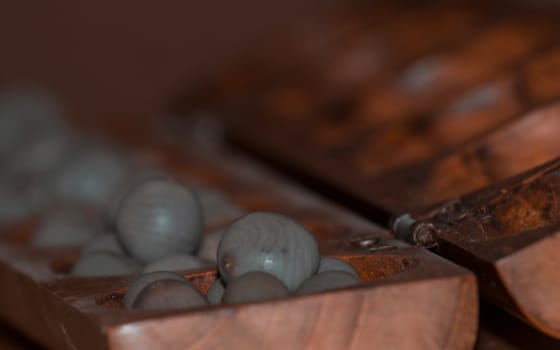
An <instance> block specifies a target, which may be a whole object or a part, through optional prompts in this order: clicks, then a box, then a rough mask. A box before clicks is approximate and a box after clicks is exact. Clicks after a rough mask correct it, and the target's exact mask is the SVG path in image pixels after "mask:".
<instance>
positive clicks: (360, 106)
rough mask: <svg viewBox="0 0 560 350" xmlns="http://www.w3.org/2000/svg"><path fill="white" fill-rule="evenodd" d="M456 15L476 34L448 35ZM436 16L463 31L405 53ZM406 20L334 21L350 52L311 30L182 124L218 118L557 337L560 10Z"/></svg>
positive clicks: (260, 152) (241, 71)
mask: <svg viewBox="0 0 560 350" xmlns="http://www.w3.org/2000/svg"><path fill="white" fill-rule="evenodd" d="M502 5H503V4H502ZM442 6H443V7H445V6H448V7H446V10H443V9H442ZM452 9H456V10H457V12H456V13H461V14H463V17H461V18H462V20H463V21H464V22H461V23H463V24H464V26H459V25H457V23H455V25H450V24H449V23H448V22H447V19H449V18H453V16H454V15H456V13H455V12H453V10H452ZM367 11H371V12H372V13H373V12H375V11H374V10H372V9H368V10H364V9H362V12H361V14H362V16H363V17H367V15H365V14H364V13H368V12H367ZM403 11H404V10H403ZM446 11H447V12H446ZM433 13H441V14H442V17H441V21H438V23H437V24H433V26H430V25H428V26H427V27H426V28H427V29H426V30H427V31H430V33H432V32H431V31H433V32H436V29H435V27H436V26H439V28H440V30H444V31H448V32H449V33H453V34H452V35H450V37H448V38H447V39H441V38H440V35H441V33H439V32H438V33H437V34H435V35H434V36H431V35H429V38H436V39H434V40H433V41H431V40H430V39H426V40H427V41H429V42H430V43H429V44H428V43H427V42H426V43H425V46H423V49H422V50H418V51H414V50H412V51H414V52H412V51H409V50H407V49H406V48H404V47H403V46H406V45H403V46H401V44H400V43H401V42H400V41H399V38H404V37H405V36H402V37H401V35H403V33H406V32H409V33H412V32H414V31H416V30H418V31H419V32H420V33H421V32H422V31H423V30H424V29H425V28H418V27H416V26H411V25H408V24H409V23H423V22H422V21H430V18H433V17H431V15H433ZM409 15H410V16H411V17H410V18H407V21H406V22H405V23H403V22H400V21H399V19H398V18H399V17H398V16H396V17H394V18H391V19H389V20H387V21H380V22H379V23H378V22H376V24H375V25H370V26H369V27H368V26H362V27H360V26H359V25H355V26H351V25H350V23H356V22H358V23H360V22H359V21H357V20H356V18H355V17H352V16H347V15H340V14H339V15H335V16H333V18H331V21H330V22H328V23H334V24H332V25H330V26H329V27H328V28H329V29H330V30H331V31H330V32H327V33H329V34H331V33H334V34H336V35H338V36H340V39H339V40H336V41H335V40H333V41H329V42H328V44H325V45H324V46H323V47H319V48H316V49H315V51H312V52H309V51H303V52H300V51H298V50H297V49H293V48H294V47H295V48H298V47H302V46H303V47H305V43H307V42H306V41H305V40H304V39H305V38H306V35H307V32H304V31H302V32H301V33H302V34H301V36H297V35H294V36H292V37H291V38H290V39H289V40H288V41H289V42H290V44H288V45H285V46H280V47H277V48H276V50H271V51H269V52H265V53H263V54H262V55H261V56H259V57H257V58H251V57H248V58H247V61H246V62H245V64H244V65H243V64H241V65H236V66H235V67H230V69H229V70H226V71H225V72H223V73H222V74H219V75H218V77H217V78H216V80H215V81H214V82H213V83H212V84H208V86H206V89H203V91H204V92H200V91H198V92H196V93H194V94H192V95H189V96H187V97H184V98H182V99H181V100H180V102H179V103H178V104H177V105H175V106H174V107H175V111H177V112H180V113H182V114H183V115H188V116H190V118H185V119H184V120H192V119H193V118H194V117H195V116H196V114H195V113H194V111H205V112H206V115H210V116H212V117H213V118H214V120H219V121H220V122H222V123H223V126H224V127H225V131H226V134H227V135H228V136H229V138H230V139H231V140H232V141H233V142H234V143H235V144H237V145H238V147H240V148H241V149H243V150H244V151H247V152H249V153H251V154H253V155H255V156H258V157H260V159H261V160H263V161H266V162H267V163H268V164H271V165H274V166H276V167H278V168H279V169H282V170H283V171H285V172H286V173H289V174H291V175H292V176H294V177H295V178H297V179H299V180H300V181H303V182H304V183H305V184H306V185H308V186H309V187H311V188H314V189H318V190H320V191H321V192H322V193H325V194H328V195H329V196H331V197H332V198H334V199H336V200H338V201H339V202H341V203H344V205H346V206H348V207H349V208H351V209H353V210H355V211H357V212H359V213H361V214H363V215H365V216H366V217H367V218H370V219H372V220H373V221H375V222H377V223H378V224H380V225H382V226H383V225H387V226H388V227H389V228H391V229H394V230H395V231H396V232H397V234H398V236H399V237H400V238H402V239H405V240H408V241H409V242H411V243H413V244H418V245H424V246H426V247H428V248H432V249H433V250H434V252H436V253H438V254H440V255H442V256H444V257H446V258H448V259H450V260H452V261H455V262H457V263H459V264H461V265H463V266H466V267H468V268H470V269H472V270H473V271H474V272H475V273H476V274H477V277H478V281H479V283H480V286H481V293H482V296H483V297H485V298H488V299H489V300H492V301H493V302H495V303H497V304H499V305H501V306H503V307H504V308H506V309H507V310H508V311H510V312H512V313H513V314H515V315H517V316H518V317H520V318H522V319H524V320H525V321H526V322H528V323H529V324H531V325H532V326H534V327H536V328H537V329H539V330H540V331H542V332H545V333H547V334H549V335H551V336H554V337H556V338H560V304H558V303H557V302H556V300H555V295H558V293H560V285H559V284H558V283H557V282H558V281H560V276H558V275H557V273H556V268H555V266H556V263H557V262H558V261H557V258H556V254H555V251H556V250H557V249H556V246H557V243H556V231H557V227H558V225H559V224H560V220H558V215H559V214H558V213H559V212H560V211H559V209H558V208H557V206H556V204H555V203H556V197H557V196H558V195H559V194H560V191H559V189H558V187H557V186H556V185H555V182H556V180H555V179H556V178H555V176H556V175H555V174H556V172H557V170H556V169H557V161H553V162H552V163H549V164H547V165H543V164H544V163H546V162H548V161H552V160H553V159H555V158H556V157H559V156H560V141H559V138H558V137H557V135H558V133H559V132H560V104H559V103H560V99H559V97H560V84H559V83H558V82H559V81H560V79H559V78H560V41H559V40H558V39H557V38H555V36H556V35H555V33H557V32H558V29H559V27H558V21H557V18H560V17H559V15H560V13H559V12H558V9H551V8H546V7H544V8H543V7H540V8H533V7H531V8H529V7H524V6H520V7H517V6H516V5H513V4H512V5H511V6H507V7H501V8H500V9H499V10H497V11H496V9H495V8H491V7H489V6H486V7H484V6H482V5H480V4H476V3H473V5H471V6H468V5H465V4H447V5H442V4H440V3H437V2H436V3H435V4H433V3H432V4H430V5H426V6H425V7H424V8H423V10H422V11H420V10H417V9H414V10H411V12H410V13H409ZM372 16H373V15H372ZM450 22H452V21H450ZM446 25H448V27H446ZM348 27H351V28H353V29H354V30H353V31H351V30H343V29H346V28H348ZM341 28H342V29H341ZM356 28H357V29H356ZM467 28H468V29H467ZM323 32H325V31H324V30H323ZM334 34H331V35H333V37H337V36H335V35H334ZM411 35H412V34H411ZM337 38H338V37H337ZM362 38H366V39H364V40H361V39H362ZM379 38H385V39H386V41H387V42H388V43H385V42H384V41H382V40H379ZM450 38H455V39H454V40H453V39H450ZM439 39H441V40H439ZM360 40H361V41H360ZM411 41H412V40H411ZM413 46H414V45H413ZM364 50H365V52H367V54H366V53H364ZM368 50H369V51H368ZM376 50H377V51H376ZM374 52H377V53H378V54H379V55H380V56H381V57H390V59H387V60H383V59H382V58H379V59H378V61H376V64H377V65H378V66H376V67H375V69H374V68H372V67H370V66H368V65H367V64H365V63H363V62H361V61H360V60H359V59H358V58H362V59H364V60H365V61H366V62H370V64H371V62H372V60H373V57H377V56H375V55H374ZM267 55H268V56H267ZM368 55H369V56H368ZM384 55H385V56H384ZM267 57H268V59H267ZM284 57H289V60H287V63H285V61H283V58H284ZM333 57H335V58H337V59H338V57H353V60H350V59H349V61H343V60H341V61H337V60H335V59H333ZM357 57H358V58H357ZM364 57H365V58H364ZM331 59H333V60H334V62H336V63H331ZM278 62H280V63H282V65H278ZM294 62H295V63H294ZM307 62H312V63H308V65H306V64H307ZM312 64H314V67H312V68H309V66H311V65H312ZM345 64H346V65H348V66H347V67H345V66H344V65H345ZM293 67H300V68H301V67H303V68H301V69H293ZM341 67H343V68H344V69H343V70H342V68H341ZM308 68H309V69H308ZM339 68H340V69H341V71H342V72H344V73H345V74H346V75H344V74H342V73H341V71H337V69H339ZM353 69H354V70H353ZM333 72H335V73H336V74H339V75H338V80H333V79H332V74H333ZM356 72H362V74H358V73H356ZM378 72H379V73H378ZM351 73H352V74H354V75H352V74H351ZM370 73H371V74H370ZM341 76H344V78H345V79H346V80H344V79H341ZM194 119H196V118H194ZM541 165H542V167H540V168H536V167H538V166H541ZM531 169H533V170H531ZM526 171H529V172H528V173H524V172H526ZM522 173H523V175H520V174H522ZM516 176H517V177H516ZM512 177H514V179H512V180H511V178H512ZM503 181H505V182H503ZM473 191H479V192H475V193H473V194H468V195H467V193H470V192H473ZM463 195H465V196H464V197H463ZM406 213H408V214H411V215H407V216H400V215H401V214H406ZM390 218H393V220H390ZM396 218H399V220H394V219H396ZM407 222H408V224H407Z"/></svg>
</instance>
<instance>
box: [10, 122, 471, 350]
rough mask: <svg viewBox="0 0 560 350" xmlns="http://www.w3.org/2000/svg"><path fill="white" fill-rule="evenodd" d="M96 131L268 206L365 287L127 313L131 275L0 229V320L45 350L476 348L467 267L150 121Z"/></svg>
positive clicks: (209, 278) (209, 273) (191, 275)
mask: <svg viewBox="0 0 560 350" xmlns="http://www.w3.org/2000/svg"><path fill="white" fill-rule="evenodd" d="M90 127H91V126H90ZM156 129H157V128H156ZM104 130H105V133H106V134H107V135H109V134H110V135H112V136H113V137H114V139H115V140H118V141H119V142H120V143H121V146H122V147H127V149H129V150H130V151H131V152H132V153H134V154H135V155H136V156H139V157H141V158H143V159H146V160H148V161H149V162H151V164H153V165H155V166H159V167H161V168H163V169H165V170H167V171H169V172H171V173H172V174H174V175H175V176H177V177H178V178H180V179H182V180H184V181H186V182H188V183H191V184H197V185H201V186H205V187H209V188H213V189H216V190H219V191H220V192H221V193H222V194H224V195H225V196H227V197H228V198H230V199H231V200H232V201H233V202H234V203H235V204H236V205H237V206H239V207H240V208H242V209H243V210H246V211H247V212H249V211H257V210H264V211H273V212H278V213H282V214H285V215H287V216H289V217H291V218H293V219H294V220H296V221H298V222H300V223H302V224H303V225H305V226H306V227H307V228H308V229H309V230H310V231H311V232H312V233H313V235H314V236H315V237H316V238H317V240H318V243H319V246H320V251H321V254H323V255H331V256H337V257H340V258H342V259H344V260H346V261H348V262H349V263H350V264H352V265H353V266H354V267H355V268H356V270H357V271H358V273H359V275H360V277H361V278H362V279H363V281H364V282H365V284H364V285H363V286H359V287H355V288H347V289H343V290H338V291H332V292H325V293H319V294H314V295H309V296H301V297H291V298H287V299H282V300H276V301H269V302H259V303H250V304H240V305H236V306H214V307H207V308H201V309H196V310H189V311H181V310H177V311H170V312H161V311H160V312H146V311H141V312H138V311H135V312H131V311H126V310H124V309H123V307H122V298H123V294H124V293H125V292H126V289H127V288H128V286H129V284H130V283H131V282H132V281H134V280H135V278H137V276H122V277H92V278H89V277H88V278H84V277H75V276H72V275H69V274H68V271H69V270H70V268H71V266H72V264H73V263H74V261H75V259H76V258H77V255H78V249H73V248H72V249H70V248H39V247H34V246H33V245H32V244H30V243H29V239H30V236H31V235H32V233H33V227H34V221H33V220H27V221H24V222H21V223H19V224H14V225H12V226H10V227H4V228H3V229H2V232H3V234H2V237H1V242H0V285H2V288H1V289H0V317H1V318H2V319H3V320H4V321H5V322H7V323H9V324H10V325H12V326H15V327H17V328H18V329H19V330H21V331H22V332H23V333H24V334H26V335H28V336H29V337H31V338H32V339H34V340H35V341H36V342H38V343H40V344H42V345H44V346H46V347H48V348H53V349H104V348H110V349H139V348H142V349H187V348H188V349H208V348H223V347H225V346H227V347H228V348H231V349H249V348H267V349H268V348H270V349H276V348H278V349H307V348H321V349H341V348H349V349H350V348H352V349H362V348H370V347H380V348H399V349H416V348H418V346H420V347H422V348H441V349H444V348H454V349H470V348H472V347H473V345H474V342H475V339H476V329H477V318H478V296H477V287H476V281H475V277H474V275H472V273H470V272H469V271H467V270H466V269H464V268H461V267H459V266H457V265H455V264H453V263H451V262H449V261H447V260H445V259H442V258H440V257H438V256H436V255H434V254H432V253H430V252H428V251H426V250H425V249H423V248H421V247H414V246H409V245H407V244H406V243H403V242H402V241H398V240H395V237H394V236H393V235H392V234H391V233H389V232H388V231H387V230H385V229H382V228H380V227H378V226H376V225H374V224H371V223H369V222H367V221H365V220H364V219H361V218H359V217H357V216H356V215H354V214H351V213H349V212H348V211H345V210H343V209H341V208H340V207H338V206H335V205H333V204H330V203H329V202H328V201H327V200H325V199H323V198H319V197H317V196H314V195H312V194H310V193H309V192H307V191H306V190H304V189H302V188H299V187H297V186H295V185H292V184H290V183H289V182H287V181H286V180H283V179H282V178H280V177H278V176H276V175H274V174H272V173H271V172H270V171H269V170H266V169H264V168H262V167H260V166H258V165H256V164H255V163H253V162H252V161H250V160H248V159H246V158H244V157H242V156H240V155H239V154H236V153H235V152H231V151H228V150H226V149H222V148H215V147H212V148H210V147H204V146H201V145H200V144H197V143H196V142H194V141H187V142H185V140H184V139H183V142H184V143H183V144H181V145H177V144H175V145H170V144H168V143H164V142H161V141H160V140H159V139H161V137H160V136H161V135H160V134H158V133H157V132H155V129H154V128H151V127H150V125H149V124H148V123H147V122H142V123H138V124H136V126H131V125H116V124H112V125H111V126H110V127H109V128H107V127H106V126H105V127H104ZM107 130H110V132H108V131H107ZM222 214H224V213H219V212H218V213H215V214H213V215H214V216H212V217H209V218H207V230H211V229H215V228H217V227H222V226H224V225H226V224H228V220H230V221H231V220H232V219H231V218H229V219H227V220H224V217H223V216H222ZM181 273H183V274H184V276H186V277H187V278H188V279H189V280H191V281H192V282H193V283H194V284H195V285H196V286H197V287H198V288H199V289H200V290H201V292H202V293H206V291H207V289H208V288H209V286H210V285H211V283H212V282H213V281H214V280H215V278H216V270H215V269H208V270H197V271H183V272H181ZM403 335H406V336H403Z"/></svg>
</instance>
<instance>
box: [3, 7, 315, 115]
mask: <svg viewBox="0 0 560 350" xmlns="http://www.w3.org/2000/svg"><path fill="white" fill-rule="evenodd" d="M317 3H319V1H313V0H305V1H296V0H289V1H258V0H237V1H227V0H206V1H192V0H191V1H180V0H170V1H147V0H120V1H112V0H99V1H75V0H53V1H39V0H37V1H31V0H18V1H6V0H4V1H1V2H0V47H1V51H0V85H1V86H6V85H9V84H11V83H12V82H21V81H23V82H26V83H39V84H41V85H43V86H46V87H48V88H50V89H52V91H53V92H54V93H56V94H57V95H59V96H61V97H62V98H63V99H64V100H65V101H67V103H68V104H69V106H70V108H71V111H72V112H74V113H76V114H80V115H87V116H95V117H96V116H103V115H111V116H117V115H131V114H135V113H145V112H151V111H153V110H157V109H158V108H160V107H161V106H162V105H163V104H164V103H165V102H166V101H167V100H168V99H170V98H171V96H172V94H173V93H175V92H178V89H180V88H183V87H184V86H188V83H192V82H193V81H195V80H196V79H200V78H201V77H204V76H206V75H208V74H210V73H211V72H212V70H213V69H214V68H215V67H216V66H218V65H220V64H222V63H223V62H225V61H227V60H229V59H231V57H233V56H235V55H236V54H238V53H239V52H242V51H243V50H244V49H245V48H247V47H252V45H253V44H254V43H255V42H259V41H260V40H263V39H264V40H266V39H267V38H268V37H269V35H270V33H271V31H277V30H281V29H282V28H286V27H289V26H290V24H291V23H292V22H293V21H294V20H295V19H296V18H301V16H304V15H309V14H313V13H315V12H316V11H317ZM324 5H325V4H324V2H322V5H321V6H324Z"/></svg>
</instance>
